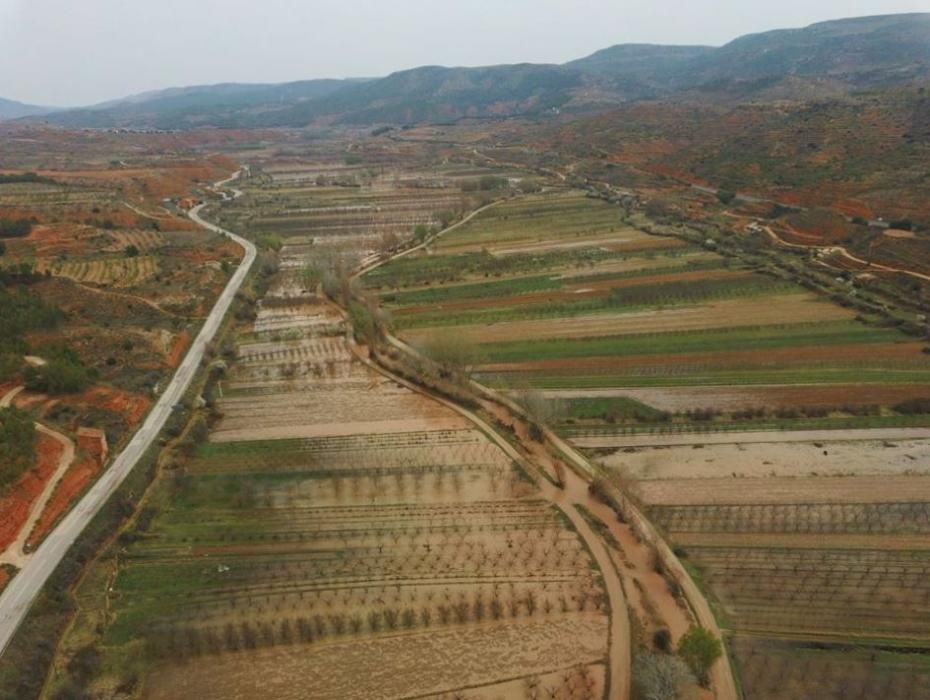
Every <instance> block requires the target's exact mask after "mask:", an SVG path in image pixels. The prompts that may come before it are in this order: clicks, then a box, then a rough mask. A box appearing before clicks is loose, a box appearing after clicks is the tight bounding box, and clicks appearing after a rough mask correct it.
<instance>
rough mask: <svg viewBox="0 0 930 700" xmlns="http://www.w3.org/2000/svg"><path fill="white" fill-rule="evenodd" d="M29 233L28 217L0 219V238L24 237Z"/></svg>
mask: <svg viewBox="0 0 930 700" xmlns="http://www.w3.org/2000/svg"><path fill="white" fill-rule="evenodd" d="M30 233H32V221H30V220H29V219H15V220H13V221H0V238H25V237H26V236H28V235H29V234H30Z"/></svg>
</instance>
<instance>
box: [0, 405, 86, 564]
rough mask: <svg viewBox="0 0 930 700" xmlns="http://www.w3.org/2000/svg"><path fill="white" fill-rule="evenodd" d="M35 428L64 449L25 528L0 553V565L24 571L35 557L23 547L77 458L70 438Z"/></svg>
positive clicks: (49, 429)
mask: <svg viewBox="0 0 930 700" xmlns="http://www.w3.org/2000/svg"><path fill="white" fill-rule="evenodd" d="M23 388H24V387H17V388H16V389H13V390H11V391H9V392H8V393H7V394H6V395H5V396H3V397H2V398H0V408H6V407H8V406H10V404H11V403H12V401H13V399H14V398H15V397H16V395H17V394H19V393H20V392H21V391H22V390H23ZM35 426H36V430H38V431H39V432H41V433H43V434H44V435H47V436H48V437H50V438H52V439H53V440H55V441H56V442H58V443H59V444H60V445H61V447H62V453H61V456H60V457H59V458H58V466H57V467H56V468H55V471H54V473H53V474H52V476H51V478H49V480H48V481H47V482H46V484H45V488H44V489H42V493H41V494H39V497H38V498H37V499H36V500H35V501H34V502H33V504H32V506H31V507H30V509H29V517H28V518H27V520H26V522H25V523H23V526H22V528H21V529H20V531H19V534H18V535H17V536H16V539H15V540H14V541H13V542H12V543H11V544H10V546H9V547H7V549H6V551H5V552H2V553H0V564H12V565H13V566H15V567H16V568H17V569H22V568H23V566H25V564H26V562H28V561H29V559H31V558H32V556H33V555H32V554H30V553H27V552H25V551H24V550H23V546H24V545H25V543H26V540H27V539H28V538H29V535H30V533H31V532H32V529H33V528H34V527H35V525H36V523H37V522H38V521H39V518H41V517H42V511H43V510H45V506H46V505H47V504H48V502H49V500H50V499H51V497H52V494H54V492H55V488H56V487H57V486H58V483H59V482H60V481H61V478H62V477H63V476H64V475H65V473H66V472H67V471H68V468H69V467H70V466H71V463H72V462H73V461H74V456H75V447H74V442H73V441H72V440H71V439H70V438H69V437H67V436H65V435H62V434H61V433H59V432H57V431H55V430H52V429H51V428H47V427H46V426H44V425H42V424H41V423H36V424H35Z"/></svg>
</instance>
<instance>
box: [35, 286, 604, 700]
mask: <svg viewBox="0 0 930 700" xmlns="http://www.w3.org/2000/svg"><path fill="white" fill-rule="evenodd" d="M279 278H280V279H279V281H278V283H276V284H275V285H274V286H273V287H272V290H271V292H270V293H269V296H268V297H266V302H267V301H268V300H269V299H272V298H275V295H278V297H277V298H278V299H280V300H283V299H284V298H285V297H286V294H287V290H288V288H289V286H288V282H287V280H286V273H284V274H282V275H280V276H279ZM282 317H284V318H288V319H291V320H292V321H294V323H293V324H292V325H290V326H289V328H290V332H289V334H288V338H286V339H285V338H282V337H281V335H282V331H281V330H280V325H279V319H280V318H282ZM236 357H237V359H236V360H234V361H233V362H232V363H231V364H230V365H229V367H228V369H226V370H225V371H224V372H223V373H222V376H221V377H220V378H219V380H218V381H217V383H216V384H215V386H214V387H213V389H211V390H209V398H208V400H209V401H210V402H215V403H214V405H215V413H216V416H217V420H216V422H215V424H214V425H213V427H212V429H211V430H210V432H209V437H208V440H207V441H206V442H204V443H201V444H199V445H198V446H196V447H194V448H193V451H192V452H191V455H190V457H189V458H186V459H184V460H183V461H182V462H181V463H180V464H179V465H178V467H177V469H176V470H175V471H174V472H173V473H169V474H166V476H165V478H164V479H163V480H161V481H160V482H159V483H158V485H157V487H156V488H157V489H158V492H157V494H155V496H154V497H153V500H152V506H151V510H149V511H147V512H148V515H146V516H145V517H143V518H140V521H139V524H138V525H137V526H136V529H135V531H134V533H132V534H131V535H130V536H129V537H128V538H127V539H126V546H125V549H122V550H120V553H119V555H118V556H105V557H103V558H102V559H101V561H100V562H99V564H97V565H96V566H95V567H94V568H93V569H92V570H91V572H90V574H89V575H88V579H87V582H86V583H85V584H83V585H82V586H81V590H80V591H79V600H80V605H79V612H78V616H77V618H76V621H75V624H74V626H73V629H72V631H71V632H70V633H69V635H68V636H67V637H66V639H65V641H64V643H63V649H62V655H61V657H60V658H61V659H62V664H61V666H59V667H58V671H57V673H56V675H55V676H54V677H53V679H52V687H53V688H54V687H61V686H63V685H64V684H66V683H67V682H68V676H69V672H68V670H67V669H68V668H69V665H68V663H67V661H66V660H67V659H68V658H71V657H72V656H74V655H76V654H79V653H81V650H82V649H84V648H86V647H87V645H88V644H91V643H92V644H94V645H95V649H96V650H97V652H96V653H99V655H100V665H99V668H100V673H99V674H98V677H97V678H96V680H95V681H94V682H93V684H92V685H91V688H92V690H93V692H94V693H95V695H96V696H99V697H119V696H120V693H121V692H125V690H120V689H127V688H132V689H133V690H132V692H133V693H135V692H140V691H141V692H142V693H143V694H144V695H145V697H151V698H174V697H178V696H179V695H184V696H192V695H196V696H199V697H204V698H211V697H215V698H225V697H229V694H230V693H232V692H235V693H237V696H238V697H244V698H249V697H267V696H268V695H269V694H270V695H273V696H275V697H295V698H297V697H301V698H303V697H321V698H324V697H325V698H331V697H340V698H371V697H384V698H407V697H411V696H412V695H416V696H422V697H452V696H453V695H455V696H456V697H467V698H474V699H477V698H485V697H487V698H492V697H494V698H497V697H506V698H525V697H541V696H542V695H540V694H541V693H547V694H548V697H558V698H579V699H580V698H593V697H602V695H603V693H604V688H605V687H606V684H607V683H608V680H609V674H608V672H607V670H606V668H607V667H606V657H607V653H608V615H609V614H610V604H609V600H608V597H607V595H606V591H605V587H604V586H605V584H604V580H603V576H602V574H601V571H600V570H599V568H598V566H597V564H596V563H595V562H594V560H593V559H592V555H591V553H590V551H589V549H588V546H587V545H586V543H585V541H584V540H583V539H582V538H581V537H580V536H579V534H578V532H577V531H576V528H575V525H574V524H573V522H572V521H571V520H570V519H569V518H568V517H567V516H566V515H565V513H564V512H563V511H562V510H561V509H560V508H558V507H556V506H555V505H553V504H552V502H551V501H550V500H548V498H546V497H544V493H545V489H544V488H543V486H541V485H545V484H546V482H545V480H544V479H542V478H541V477H540V476H539V475H537V474H533V473H531V472H530V471H528V470H527V469H526V468H524V467H523V466H521V465H519V464H517V463H515V462H514V460H513V459H512V458H511V457H510V456H508V455H507V454H505V452H504V451H503V450H502V449H501V447H499V446H498V445H497V444H496V443H495V442H493V441H491V440H490V439H489V437H488V436H487V435H485V434H484V433H483V432H481V431H480V430H477V429H476V428H475V427H474V426H473V425H472V424H471V423H469V422H468V421H467V420H465V419H464V418H462V417H461V416H460V415H459V414H457V413H455V412H453V411H452V410H450V409H448V408H445V407H442V406H440V405H439V404H436V403H434V402H433V401H432V400H430V399H427V398H424V397H422V396H421V395H419V394H416V393H414V392H413V391H411V390H410V389H407V388H405V387H402V386H400V385H397V384H395V383H394V382H393V381H391V380H389V379H387V378H385V377H383V376H381V375H380V374H377V373H375V372H373V371H372V370H371V369H369V368H368V367H367V366H366V365H364V364H362V362H361V361H360V360H359V359H357V358H356V357H355V356H354V355H353V353H352V351H351V349H350V347H349V345H348V344H347V341H346V339H345V327H344V321H343V320H342V317H341V316H340V315H339V314H338V313H336V312H335V311H334V310H333V308H332V307H331V306H329V305H328V304H324V303H322V302H320V301H319V300H317V301H315V302H314V301H312V300H310V299H308V298H306V297H302V298H297V299H294V300H293V301H291V302H290V303H284V302H283V301H279V302H278V303H274V304H272V303H266V304H265V305H263V307H262V308H261V309H260V311H259V312H258V316H257V318H256V319H255V320H254V321H253V322H250V323H248V324H247V325H246V327H244V328H242V330H241V333H240V341H239V343H238V347H237V351H236ZM103 581H109V582H110V583H108V584H107V585H106V586H104V587H101V585H100V584H101V582H103ZM99 630H102V634H99V635H98V632H99ZM372 658H377V659H378V660H379V662H378V664H377V665H375V666H372V664H371V659H372ZM363 666H364V667H365V668H367V669H369V672H367V673H365V674H359V672H358V669H359V668H360V667H363ZM70 667H71V668H73V664H72V665H71V666H70ZM308 694H309V695H308Z"/></svg>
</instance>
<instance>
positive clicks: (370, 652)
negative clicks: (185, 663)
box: [147, 617, 606, 700]
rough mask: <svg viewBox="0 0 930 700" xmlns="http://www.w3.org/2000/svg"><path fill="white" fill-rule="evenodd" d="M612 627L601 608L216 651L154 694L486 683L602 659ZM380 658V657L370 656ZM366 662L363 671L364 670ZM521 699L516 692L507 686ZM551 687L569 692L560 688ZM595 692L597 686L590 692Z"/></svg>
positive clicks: (161, 683) (358, 697) (162, 675)
mask: <svg viewBox="0 0 930 700" xmlns="http://www.w3.org/2000/svg"><path fill="white" fill-rule="evenodd" d="M605 635H606V625H605V623H604V620H603V618H602V617H591V618H588V619H584V618H579V619H568V620H558V619H556V620H550V621H547V622H543V623H539V622H536V623H522V624H511V625H506V626H501V625H489V628H488V629H485V630H478V629H473V628H471V627H469V628H465V629H453V630H448V631H432V632H430V633H428V634H405V635H395V636H390V637H383V638H378V639H372V640H370V641H367V642H357V643H353V644H329V645H320V646H316V647H314V648H313V649H312V650H311V651H309V652H308V651H307V650H305V649H301V648H296V649H294V648H291V649H282V650H273V651H260V652H253V653H248V654H231V655H229V656H226V657H220V658H217V659H214V660H213V661H212V663H211V664H210V673H190V671H189V670H188V669H186V668H184V667H181V668H168V669H164V670H162V671H160V672H158V673H156V674H153V676H152V680H151V683H150V685H149V687H148V688H147V697H149V698H151V700H162V699H164V700H168V699H169V698H172V699H173V698H178V697H198V698H204V700H210V699H212V698H216V699H217V700H220V699H223V700H225V699H227V698H237V699H241V698H253V697H274V698H277V699H279V700H291V699H293V700H303V699H304V698H319V699H320V700H332V699H333V698H340V699H345V700H370V699H371V698H380V699H383V700H401V699H402V698H414V697H424V696H426V697H428V696H429V695H433V694H439V693H444V692H452V691H454V690H456V689H458V688H462V687H465V688H468V687H474V686H481V685H489V684H493V683H496V682H500V681H505V680H508V679H510V678H514V677H518V678H521V677H526V676H533V675H536V674H540V673H545V672H546V671H549V670H550V669H552V667H553V665H556V666H558V667H561V668H564V669H571V668H573V667H575V666H578V665H581V666H585V665H588V664H591V663H594V662H596V661H597V660H598V659H599V658H600V657H601V655H602V654H603V647H602V642H601V640H602V639H603V638H604V636H605ZM372 659H377V660H378V663H372ZM362 669H364V672H360V671H361V670H362ZM500 697H502V698H506V699H507V700H518V699H519V700H522V698H524V697H525V695H524V688H523V687H519V689H518V693H517V694H507V695H503V696H500ZM550 697H565V696H562V695H554V696H550ZM587 697H592V696H587Z"/></svg>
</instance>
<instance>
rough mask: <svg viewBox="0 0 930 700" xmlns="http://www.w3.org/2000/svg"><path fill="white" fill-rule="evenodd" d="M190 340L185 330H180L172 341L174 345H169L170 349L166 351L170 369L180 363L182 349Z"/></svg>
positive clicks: (182, 354)
mask: <svg viewBox="0 0 930 700" xmlns="http://www.w3.org/2000/svg"><path fill="white" fill-rule="evenodd" d="M190 342H191V337H190V336H189V335H188V334H187V331H184V332H182V333H181V334H180V335H179V336H178V337H177V338H176V339H175V341H174V345H172V346H171V351H170V352H169V353H168V358H167V361H168V366H169V367H171V368H172V369H174V368H176V367H177V366H178V365H179V364H181V358H182V357H184V351H185V350H186V349H187V346H188V345H189V344H190Z"/></svg>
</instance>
